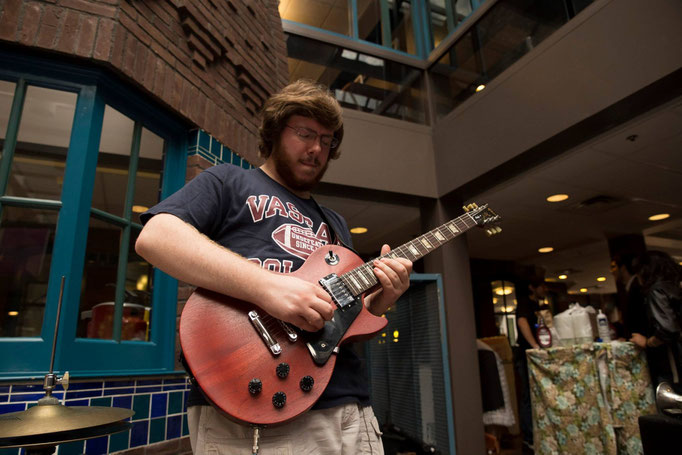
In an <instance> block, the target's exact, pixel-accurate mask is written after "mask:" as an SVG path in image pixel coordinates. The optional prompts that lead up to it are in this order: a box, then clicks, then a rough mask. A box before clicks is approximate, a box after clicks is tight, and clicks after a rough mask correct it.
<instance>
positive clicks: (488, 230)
mask: <svg viewBox="0 0 682 455" xmlns="http://www.w3.org/2000/svg"><path fill="white" fill-rule="evenodd" d="M493 234H494V232H493V230H492V229H486V230H485V235H487V236H488V237H490V236H491V235H493Z"/></svg>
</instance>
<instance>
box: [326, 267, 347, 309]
mask: <svg viewBox="0 0 682 455" xmlns="http://www.w3.org/2000/svg"><path fill="white" fill-rule="evenodd" d="M319 283H320V286H322V288H323V289H324V290H325V291H327V294H329V295H330V296H331V298H332V300H333V301H334V303H336V306H337V307H339V308H341V309H343V308H345V307H347V306H349V305H350V304H352V303H353V302H355V297H354V296H353V295H352V294H351V293H350V292H349V291H348V288H347V287H346V285H345V284H343V281H341V278H339V277H338V275H336V274H335V273H332V274H331V275H327V276H326V277H324V278H322V279H321V280H320V281H319Z"/></svg>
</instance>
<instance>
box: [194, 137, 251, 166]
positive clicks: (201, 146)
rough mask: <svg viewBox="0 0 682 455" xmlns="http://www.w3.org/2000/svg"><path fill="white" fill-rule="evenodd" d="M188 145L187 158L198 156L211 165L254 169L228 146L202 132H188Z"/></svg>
mask: <svg viewBox="0 0 682 455" xmlns="http://www.w3.org/2000/svg"><path fill="white" fill-rule="evenodd" d="M188 143H189V149H188V150H187V156H193V155H199V156H201V157H202V158H204V159H206V160H207V161H209V162H211V163H213V165H216V164H223V163H231V164H234V165H235V166H240V167H243V168H244V169H251V168H253V167H254V166H253V165H252V164H251V163H249V162H248V161H246V160H245V159H244V158H242V157H241V156H239V155H238V154H237V153H235V152H233V151H232V150H231V149H230V148H229V147H228V146H226V145H223V144H221V143H220V142H219V141H218V140H217V139H216V138H214V137H213V136H211V135H210V134H208V133H207V132H205V131H203V130H193V131H190V133H189V140H188Z"/></svg>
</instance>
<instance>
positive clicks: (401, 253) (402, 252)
mask: <svg viewBox="0 0 682 455" xmlns="http://www.w3.org/2000/svg"><path fill="white" fill-rule="evenodd" d="M467 218H468V219H469V221H471V223H472V224H469V223H468V222H467ZM451 224H454V227H455V228H456V229H457V232H452V231H451V229H450V228H449V225H451ZM476 224H477V223H476V220H474V219H473V217H472V215H471V214H470V213H465V214H463V215H461V216H459V217H457V218H455V219H453V220H450V221H448V222H447V223H445V224H443V225H441V226H439V227H437V228H435V229H433V230H431V231H429V232H427V233H425V234H423V235H421V236H419V237H417V238H416V239H413V240H412V241H410V242H408V243H406V244H404V245H401V246H399V247H397V248H396V249H394V250H392V251H391V252H389V253H387V254H385V255H382V256H379V257H378V258H377V259H381V258H384V257H395V256H398V257H405V258H407V259H410V260H412V261H414V260H417V259H419V258H421V257H423V256H424V255H426V254H428V253H430V252H431V251H433V250H435V249H436V248H438V247H440V246H441V245H442V244H444V243H445V242H447V241H450V240H452V239H453V238H455V237H457V236H458V235H460V234H462V233H463V232H465V231H467V230H468V229H470V228H472V227H473V226H475V225H476ZM436 232H438V233H439V234H441V235H442V236H443V237H444V240H440V239H438V237H437V236H436ZM424 240H426V241H427V242H428V243H429V244H430V245H431V247H430V248H429V247H428V246H427V245H425V244H424V243H423V241H424ZM410 246H411V247H412V248H414V250H415V251H417V255H415V254H414V252H413V251H412V250H410ZM373 262H374V260H371V261H369V262H367V263H365V264H363V265H361V266H359V267H356V268H355V269H353V270H351V271H349V272H347V273H345V274H344V275H342V276H341V280H342V282H343V283H344V284H345V285H346V286H348V287H349V288H350V289H352V291H353V292H354V294H355V295H359V294H361V293H362V292H364V291H365V290H367V289H369V288H371V287H372V286H374V285H376V284H377V280H376V277H375V275H374V273H373V272H372V273H370V272H369V271H368V270H367V269H368V268H370V267H372V269H373V266H372V265H371V263H373ZM370 276H371V278H370ZM362 277H364V279H363V278H362ZM358 278H360V280H361V281H365V286H364V287H363V286H362V285H361V283H360V281H358ZM356 283H357V284H356Z"/></svg>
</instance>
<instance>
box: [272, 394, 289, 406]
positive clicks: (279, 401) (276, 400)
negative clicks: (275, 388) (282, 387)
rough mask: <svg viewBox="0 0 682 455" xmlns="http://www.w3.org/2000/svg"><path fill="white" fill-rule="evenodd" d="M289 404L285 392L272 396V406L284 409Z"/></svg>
mask: <svg viewBox="0 0 682 455" xmlns="http://www.w3.org/2000/svg"><path fill="white" fill-rule="evenodd" d="M286 402H287V394H286V393H284V392H275V394H274V395H273V396H272V405H273V406H274V407H276V408H277V409H282V408H283V407H284V405H285V404H286Z"/></svg>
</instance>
